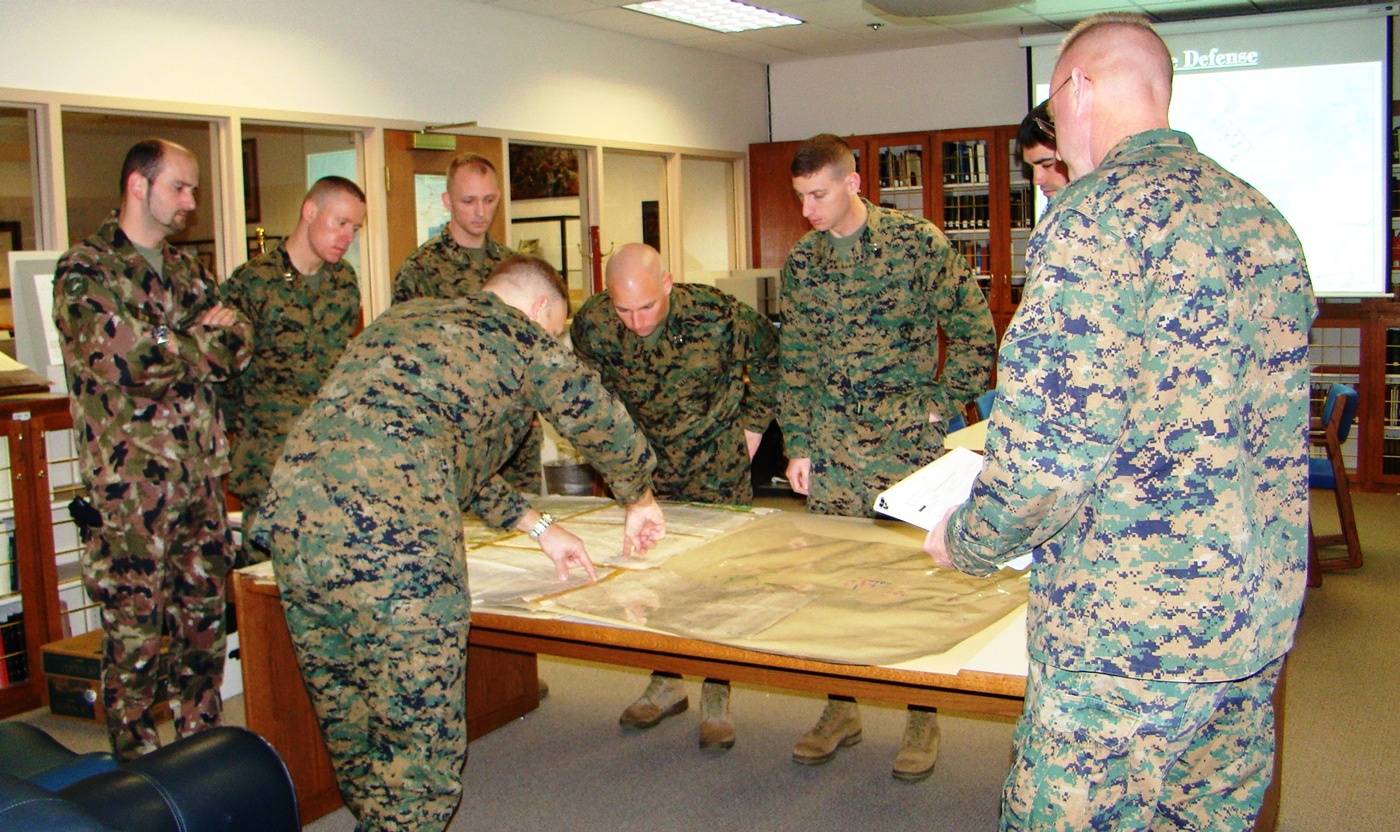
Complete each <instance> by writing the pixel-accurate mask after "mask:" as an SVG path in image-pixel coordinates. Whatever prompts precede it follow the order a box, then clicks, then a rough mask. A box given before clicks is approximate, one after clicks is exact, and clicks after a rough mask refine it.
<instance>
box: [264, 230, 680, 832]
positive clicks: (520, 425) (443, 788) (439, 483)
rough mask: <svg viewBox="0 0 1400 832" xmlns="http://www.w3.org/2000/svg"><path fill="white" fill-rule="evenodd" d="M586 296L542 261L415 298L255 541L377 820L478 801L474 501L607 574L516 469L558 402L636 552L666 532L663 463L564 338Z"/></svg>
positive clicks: (345, 786) (358, 790) (367, 349)
mask: <svg viewBox="0 0 1400 832" xmlns="http://www.w3.org/2000/svg"><path fill="white" fill-rule="evenodd" d="M568 313H569V302H568V294H567V290H566V289H565V288H564V284H563V281H561V280H560V279H559V275H558V273H557V272H555V271H554V269H553V267H551V266H550V265H549V264H548V263H546V262H544V261H543V260H540V259H538V258H535V257H521V256H516V257H511V258H507V259H506V260H505V261H503V262H502V263H501V264H500V266H498V267H497V268H496V271H495V272H494V273H493V274H492V276H491V277H490V278H489V279H488V280H487V281H486V285H485V289H484V291H482V292H477V293H473V294H471V295H469V296H468V297H466V298H463V299H461V300H456V301H431V300H417V301H411V302H408V303H401V304H395V305H394V306H393V307H391V308H390V309H389V311H388V312H385V313H384V314H383V315H381V316H380V317H379V318H378V319H377V320H376V321H375V322H374V323H373V324H371V325H370V326H369V327H367V328H366V329H365V331H364V332H363V333H361V334H360V336H359V337H358V338H356V339H355V340H354V341H353V342H352V343H351V344H350V346H349V348H348V349H347V350H346V351H345V355H344V356H343V357H342V358H341V360H340V363H339V364H338V365H337V366H336V368H335V370H334V371H332V372H331V375H330V377H329V378H328V379H326V383H325V384H324V385H323V386H322V388H321V392H320V393H319V394H318V395H317V397H316V400H315V401H314V402H312V404H311V405H310V406H309V407H308V408H307V409H306V411H305V412H304V413H303V414H302V417H301V419H300V420H299V421H298V422H297V424H296V427H294V428H293V429H292V431H291V433H290V434H289V435H288V437H287V442H286V446H285V448H284V450H283V454H282V458H281V459H280V460H279V461H278V463H277V467H276V468H275V469H274V470H273V472H272V480H271V483H270V485H269V487H268V492H267V496H266V498H265V499H264V501H263V505H262V508H261V510H260V512H259V514H258V517H257V519H256V521H255V523H254V526H253V529H252V531H251V535H252V537H253V540H254V542H255V544H256V545H258V546H260V547H262V548H264V549H266V550H268V551H269V552H270V553H271V556H272V563H273V568H274V570H275V572H276V574H277V583H278V586H279V587H280V588H281V590H282V603H283V607H284V609H285V610H286V614H287V625H288V628H289V629H290V631H291V635H292V644H293V646H294V648H295V650H296V654H297V661H298V663H299V665H300V667H301V671H302V676H303V678H304V680H305V682H306V688H307V692H308V693H309V694H310V697H311V702H312V705H313V706H314V708H315V711H316V716H317V718H318V720H319V722H320V725H321V730H322V734H323V735H324V737H325V740H326V748H327V750H328V751H329V752H330V757H331V762H332V765H333V767H334V769H335V775H336V780H337V782H338V783H339V784H340V792H341V795H342V796H343V797H344V798H345V803H346V805H347V806H348V807H349V808H350V811H351V813H352V814H354V816H355V819H356V821H357V822H358V824H359V826H358V827H357V828H359V829H366V830H368V829H413V830H429V832H431V830H441V829H443V828H444V827H445V826H446V825H447V823H448V821H449V819H450V818H451V817H452V814H453V813H454V812H455V811H456V808H457V805H458V803H459V802H460V801H461V798H462V780H461V774H462V766H463V763H464V762H465V761H466V754H467V721H466V703H465V697H466V687H465V674H466V660H467V634H468V629H469V614H470V607H471V594H470V591H469V588H468V586H467V570H466V563H465V561H464V557H463V552H464V549H463V537H462V508H463V507H464V506H465V507H466V508H468V509H469V510H470V511H472V512H473V513H475V514H477V515H478V516H480V517H481V518H483V519H484V520H486V521H487V522H488V523H490V524H491V525H493V526H496V527H499V528H502V529H516V530H518V531H521V532H527V533H528V534H529V536H530V537H531V538H533V539H534V540H535V541H537V542H538V543H539V545H540V548H541V549H542V550H543V551H544V554H545V555H547V556H548V557H549V559H550V560H551V561H553V563H554V566H555V571H556V574H557V575H558V577H559V579H560V580H564V579H565V578H567V577H568V574H569V572H570V570H572V569H576V568H577V569H583V570H585V571H586V572H587V573H588V575H589V577H593V575H594V571H593V564H592V561H591V560H590V559H589V557H588V553H587V552H586V551H585V550H584V546H583V542H582V541H581V540H579V538H578V537H576V536H574V535H573V534H571V533H570V532H569V531H567V530H566V529H564V528H563V527H562V526H560V525H558V524H556V523H554V519H553V518H552V517H550V516H549V515H548V514H541V513H540V512H538V511H536V510H535V509H533V508H531V507H530V504H529V503H528V502H527V501H526V499H525V498H524V497H522V496H521V495H520V494H518V493H516V492H515V491H513V490H512V489H511V488H510V487H509V486H507V485H506V484H505V482H504V481H502V480H501V478H500V477H499V476H497V475H496V472H497V471H499V470H500V467H501V465H502V464H503V463H504V462H505V458H506V455H507V454H508V453H509V452H510V449H511V447H513V444H514V443H513V441H512V440H513V438H514V437H517V436H519V435H520V434H521V433H522V432H523V431H524V430H525V428H526V426H527V424H528V421H529V419H530V414H531V413H533V412H534V411H535V410H536V409H538V410H539V411H540V412H541V413H543V414H545V415H546V416H547V417H549V419H550V422H551V423H552V424H554V425H555V426H556V427H557V428H558V429H559V432H560V433H561V434H563V435H564V436H565V437H567V438H568V439H569V440H570V441H571V442H572V443H573V444H574V445H575V446H576V447H578V448H579V449H580V450H581V451H582V452H583V453H584V454H585V456H587V457H588V458H589V459H590V461H591V462H592V463H593V464H594V466H596V467H597V468H598V470H599V471H601V472H602V473H603V475H604V476H605V477H606V478H607V480H608V483H609V484H610V485H611V486H612V490H613V493H614V494H615V495H617V498H618V500H619V501H621V502H622V503H624V504H626V507H627V511H626V520H625V543H624V551H623V554H624V555H626V554H632V553H634V552H635V553H638V554H640V553H642V552H644V551H646V550H647V549H648V548H650V547H651V546H652V545H653V544H654V543H655V542H656V541H658V540H659V539H660V538H661V537H662V536H663V535H664V533H665V526H664V520H663V518H662V514H661V509H660V508H659V507H658V506H657V503H656V500H655V498H654V497H653V496H652V491H651V470H652V467H653V465H654V460H653V456H652V453H651V450H650V448H648V446H647V442H646V439H645V437H643V436H642V434H641V432H640V431H638V430H637V429H636V426H635V425H633V423H632V420H631V419H630V418H629V417H628V416H627V411H626V409H625V408H624V407H623V406H622V404H621V403H619V402H618V401H617V400H616V399H615V398H613V396H612V394H610V393H609V392H608V391H607V388H605V387H604V386H603V384H602V382H601V381H599V379H598V376H597V375H596V374H595V373H593V372H591V371H589V370H587V369H586V368H584V367H582V366H580V364H579V363H578V359H576V358H575V357H574V355H573V353H572V352H570V351H569V350H568V349H567V348H566V347H565V346H564V345H563V344H561V343H560V342H559V341H558V340H557V338H558V337H559V336H560V335H562V334H563V331H564V322H565V320H566V318H567V317H568Z"/></svg>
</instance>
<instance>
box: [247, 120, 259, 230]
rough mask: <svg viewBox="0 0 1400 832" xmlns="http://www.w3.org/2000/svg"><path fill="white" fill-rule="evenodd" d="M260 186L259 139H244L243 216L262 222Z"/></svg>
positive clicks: (250, 220) (251, 220) (248, 219)
mask: <svg viewBox="0 0 1400 832" xmlns="http://www.w3.org/2000/svg"><path fill="white" fill-rule="evenodd" d="M259 191H260V189H259V187H258V140H257V139H244V140H243V218H244V220H246V221H247V222H262V200H261V199H260V198H259V196H258V194H259Z"/></svg>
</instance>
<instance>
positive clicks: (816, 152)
mask: <svg viewBox="0 0 1400 832" xmlns="http://www.w3.org/2000/svg"><path fill="white" fill-rule="evenodd" d="M828 167H831V168H835V169H836V172H837V173H838V174H840V175H842V176H845V175H847V174H851V173H855V172H856V154H855V153H854V152H853V151H852V150H851V146H850V145H848V144H846V140H845V139H843V138H841V137H840V136H834V135H832V134H831V133H822V134H821V135H818V136H813V137H812V138H810V139H808V140H807V141H805V142H803V143H802V146H801V147H799V148H797V152H796V153H794V154H792V165H791V166H790V170H791V171H792V175H793V178H797V177H799V176H811V175H813V174H815V173H819V172H821V171H822V170H824V169H825V168H828Z"/></svg>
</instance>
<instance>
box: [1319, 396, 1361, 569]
mask: <svg viewBox="0 0 1400 832" xmlns="http://www.w3.org/2000/svg"><path fill="white" fill-rule="evenodd" d="M1357 399H1358V397H1357V395H1356V391H1355V390H1353V389H1352V388H1351V387H1348V386H1347V385H1345V384H1334V385H1332V387H1331V389H1329V390H1328V391H1327V401H1326V402H1325V404H1324V405H1323V408H1322V426H1321V427H1320V428H1314V429H1313V430H1312V432H1311V434H1310V438H1309V442H1310V444H1311V445H1312V446H1313V447H1321V448H1326V449H1327V456H1326V457H1313V458H1312V459H1310V460H1309V461H1308V486H1309V488H1312V489H1315V490H1330V491H1331V492H1332V493H1333V494H1334V495H1335V496H1336V499H1337V518H1338V520H1339V521H1340V522H1341V527H1342V531H1341V534H1329V535H1315V534H1313V530H1312V519H1311V517H1309V519H1308V579H1309V580H1308V583H1309V585H1311V586H1317V585H1319V584H1320V583H1322V576H1321V573H1322V572H1330V571H1332V570H1335V569H1356V568H1358V567H1360V566H1361V538H1360V537H1359V536H1358V535H1357V532H1356V514H1355V513H1354V512H1353V511H1352V507H1351V484H1350V481H1349V480H1348V479H1347V470H1346V464H1345V461H1344V460H1343V459H1342V444H1343V443H1344V442H1346V441H1347V436H1349V435H1350V434H1351V426H1352V423H1353V422H1355V421H1356V407H1357ZM1338 402H1341V405H1342V406H1341V407H1338V406H1337V404H1338ZM1342 545H1345V546H1346V549H1347V553H1346V555H1345V556H1344V557H1334V558H1319V557H1318V555H1317V550H1318V549H1323V548H1327V547H1329V546H1342Z"/></svg>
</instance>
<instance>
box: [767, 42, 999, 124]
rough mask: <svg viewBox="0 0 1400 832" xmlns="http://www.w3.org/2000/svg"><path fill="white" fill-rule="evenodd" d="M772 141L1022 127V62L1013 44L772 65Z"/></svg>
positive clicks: (979, 45) (922, 50)
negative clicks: (818, 134)
mask: <svg viewBox="0 0 1400 832" xmlns="http://www.w3.org/2000/svg"><path fill="white" fill-rule="evenodd" d="M769 76H770V79H769V83H770V84H771V86H772V101H773V104H772V106H773V141H791V140H794V139H805V138H808V137H809V136H814V135H816V134H817V133H836V134H838V135H851V134H870V133H899V132H904V131H911V130H945V129H952V128H957V127H987V126H991V125H997V124H1019V123H1020V121H1021V119H1022V118H1023V117H1024V116H1025V114H1026V55H1025V51H1024V50H1023V49H1022V48H1021V47H1020V46H1019V45H1018V44H1017V42H1016V40H1014V39H1011V40H997V41H985V42H979V43H968V44H956V45H949V46H934V47H927V48H923V49H902V50H898V51H894V52H879V53H875V54H870V55H849V56H840V57H834V58H815V59H812V60H807V61H795V62H792V63H782V64H774V65H773V66H772V67H771V69H770V73H769Z"/></svg>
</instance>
